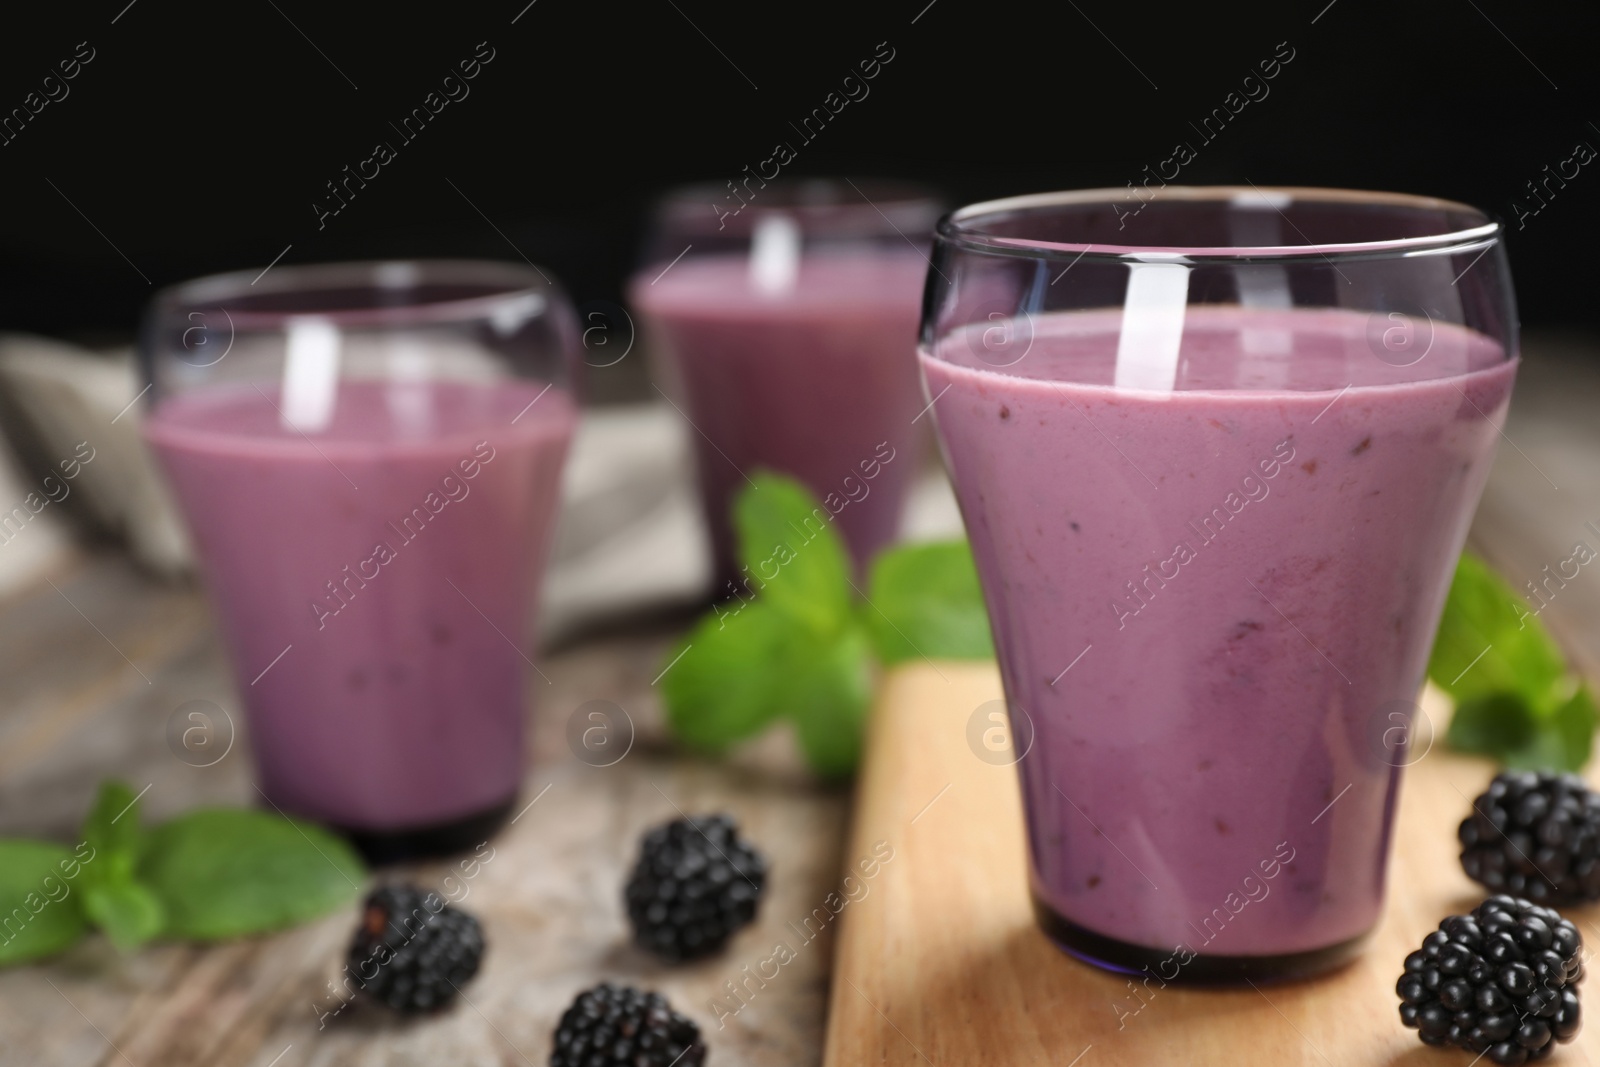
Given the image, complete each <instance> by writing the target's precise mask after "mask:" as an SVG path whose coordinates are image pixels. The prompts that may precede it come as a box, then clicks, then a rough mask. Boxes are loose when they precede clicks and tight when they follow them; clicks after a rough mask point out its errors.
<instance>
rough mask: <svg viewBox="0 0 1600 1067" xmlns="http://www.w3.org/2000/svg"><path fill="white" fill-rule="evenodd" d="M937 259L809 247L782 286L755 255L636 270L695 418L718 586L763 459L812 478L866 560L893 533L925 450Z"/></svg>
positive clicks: (639, 296)
mask: <svg viewBox="0 0 1600 1067" xmlns="http://www.w3.org/2000/svg"><path fill="white" fill-rule="evenodd" d="M927 269H928V268H927V261H926V260H925V259H924V258H923V257H922V256H921V255H920V254H918V253H917V252H915V251H914V250H912V249H910V248H906V249H904V250H903V251H883V250H873V251H862V252H856V253H838V254H831V255H830V254H824V253H819V254H815V255H806V256H804V257H802V258H800V260H799V263H798V271H797V273H796V275H795V277H794V279H793V282H792V284H791V285H789V286H788V287H787V288H783V289H781V290H777V291H773V290H767V289H763V288H761V287H760V286H759V285H758V284H756V282H755V281H754V280H753V279H752V276H751V269H750V257H748V256H743V255H718V256H708V257H705V258H703V259H696V258H693V257H690V258H687V259H685V260H684V261H683V262H681V263H678V264H676V265H673V266H672V267H671V268H670V269H668V270H667V271H665V272H664V273H663V274H661V275H660V276H658V277H654V278H653V279H652V277H650V276H649V275H648V272H647V273H646V274H641V275H640V276H639V277H638V278H637V279H635V281H634V283H633V285H632V287H631V289H630V299H631V301H632V303H633V305H634V307H635V308H637V309H638V310H639V311H640V313H641V314H642V316H643V318H644V320H645V325H646V327H647V328H648V329H649V330H650V331H651V333H652V334H653V336H654V338H655V339H656V343H657V346H658V348H659V349H660V350H661V351H662V353H663V355H664V356H665V358H666V363H667V365H668V367H669V368H670V371H671V373H672V374H673V375H674V376H675V377H676V379H677V381H676V383H675V388H673V389H671V390H669V395H671V396H672V398H673V399H674V400H675V402H677V403H678V404H679V405H680V406H681V407H682V408H683V411H684V413H685V414H686V415H687V416H688V418H689V420H690V421H691V422H692V423H693V424H694V426H693V429H692V430H691V431H690V434H691V437H692V439H693V441H694V444H695V449H696V459H697V469H698V473H699V479H700V488H701V496H702V500H703V502H704V507H705V514H706V519H707V523H708V525H709V527H710V530H711V535H712V543H713V550H714V553H715V558H716V561H717V567H718V570H719V575H720V579H719V584H718V592H719V593H726V592H728V590H727V589H726V588H725V585H724V583H725V582H726V581H727V580H728V579H730V578H735V577H736V575H737V567H736V566H735V565H734V563H733V559H734V551H733V545H732V536H731V533H730V527H729V522H728V514H729V508H730V506H731V503H732V500H733V498H734V496H735V494H737V492H738V491H739V490H740V489H741V488H742V487H743V486H745V485H746V484H747V483H746V480H745V479H746V477H747V476H750V475H754V474H755V472H756V471H758V470H762V469H770V470H774V471H778V472H780V473H783V474H788V475H790V476H792V477H795V478H798V479H799V480H800V481H802V482H804V483H805V484H806V485H808V486H809V487H810V488H811V489H812V491H813V492H815V493H816V494H817V497H818V498H819V499H820V500H822V501H823V502H824V504H825V505H826V506H827V507H828V510H829V511H830V512H831V513H833V514H834V515H835V516H836V521H837V522H838V524H839V527H840V531H841V532H842V533H843V535H844V537H845V540H846V542H847V543H848V545H849V546H850V549H851V551H852V553H853V555H854V556H855V559H856V561H857V563H858V565H860V566H864V565H865V564H866V563H867V562H868V561H869V560H870V559H871V557H872V556H873V554H875V553H876V552H877V551H878V550H879V549H881V548H883V547H884V546H885V545H886V544H888V543H889V542H890V541H892V540H893V539H894V537H895V535H896V532H897V531H898V528H899V525H900V517H901V511H902V509H903V506H904V503H905V498H906V494H907V492H908V490H909V488H910V486H911V483H912V480H913V478H914V476H915V474H916V471H917V468H918V465H919V463H920V460H921V456H922V452H923V440H924V436H923V435H924V433H925V427H924V426H923V425H922V424H921V423H917V422H914V421H913V420H916V419H917V417H918V413H919V412H920V411H921V409H922V407H923V405H924V403H925V401H924V400H923V399H922V396H921V391H920V388H919V386H918V382H917V367H916V359H915V356H914V354H913V353H914V348H915V344H916V332H917V315H918V308H919V299H920V296H921V292H922V286H923V279H924V276H925V275H926V272H927ZM922 421H923V422H925V421H926V420H922ZM869 472H870V473H869Z"/></svg>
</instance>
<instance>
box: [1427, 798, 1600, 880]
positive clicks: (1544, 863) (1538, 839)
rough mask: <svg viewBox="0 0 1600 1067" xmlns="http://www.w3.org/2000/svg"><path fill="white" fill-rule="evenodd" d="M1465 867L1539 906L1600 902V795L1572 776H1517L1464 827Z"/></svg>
mask: <svg viewBox="0 0 1600 1067" xmlns="http://www.w3.org/2000/svg"><path fill="white" fill-rule="evenodd" d="M1459 836H1460V838H1461V866H1462V868H1463V869H1464V870H1465V871H1466V872H1467V877H1469V878H1471V879H1472V880H1473V881H1475V882H1478V883H1480V884H1481V885H1483V886H1485V887H1487V888H1488V889H1490V890H1491V891H1493V892H1496V893H1511V894H1513V895H1515V896H1519V897H1524V898H1526V899H1528V900H1531V901H1533V902H1534V903H1536V904H1571V903H1576V902H1578V901H1590V900H1600V794H1596V793H1593V792H1590V790H1589V788H1588V786H1587V785H1586V784H1585V783H1584V781H1583V779H1582V778H1579V777H1577V776H1576V775H1571V774H1560V775H1556V774H1534V773H1532V772H1528V771H1521V772H1518V771H1510V772H1507V773H1505V774H1502V775H1499V776H1498V777H1496V778H1495V780H1494V781H1493V782H1491V783H1490V784H1489V789H1488V791H1487V792H1486V793H1484V794H1483V795H1482V796H1480V797H1479V798H1478V799H1477V800H1475V801H1473V804H1472V815H1471V816H1469V817H1468V818H1467V819H1466V820H1465V821H1464V822H1462V824H1461V831H1460V834H1459Z"/></svg>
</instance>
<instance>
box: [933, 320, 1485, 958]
mask: <svg viewBox="0 0 1600 1067" xmlns="http://www.w3.org/2000/svg"><path fill="white" fill-rule="evenodd" d="M1120 323H1121V313H1120V311H1112V312H1073V313H1055V314H1047V315H1041V316H1039V317H1038V318H1037V319H1036V320H1035V326H1034V333H1033V343H1032V347H1031V349H1029V350H1028V354H1027V355H1026V356H1025V357H1023V358H1022V359H1021V360H1020V361H1019V362H1018V363H1017V364H1016V365H1015V366H1012V367H1008V368H1005V369H1004V370H1003V371H1000V370H996V369H994V368H990V367H987V366H985V365H984V364H983V363H982V361H981V360H979V359H976V358H974V357H973V356H971V355H969V354H968V353H969V351H981V347H980V346H976V345H969V344H966V343H963V339H962V337H961V335H960V334H959V333H958V334H956V335H953V336H952V337H949V338H946V339H945V340H944V341H943V342H942V343H941V345H940V348H939V351H938V352H937V354H936V355H937V357H938V358H934V356H931V355H930V354H929V353H928V352H927V351H924V352H923V353H922V354H921V364H922V370H923V373H924V375H925V376H926V386H927V390H928V394H929V395H930V396H933V395H937V394H939V393H940V392H941V391H943V390H944V389H946V387H948V388H949V391H948V392H947V393H945V395H944V396H943V397H942V399H940V400H939V401H938V402H937V404H935V406H934V413H935V418H936V419H937V424H938V430H939V434H940V438H941V441H942V444H943V447H944V450H945V455H946V459H947V462H948V463H949V466H950V469H951V472H952V476H953V479H954V482H955V485H956V488H957V495H958V497H959V500H960V503H961V509H962V513H963V515H964V517H965V520H966V526H967V530H968V533H969V535H970V537H971V540H972V547H973V551H974V553H975V555H976V559H977V564H978V570H979V573H980V575H981V577H982V581H983V587H984V594H985V598H986V600H987V604H988V610H989V616H990V619H991V620H992V622H993V625H994V630H995V638H996V646H997V648H998V650H999V658H1000V667H1001V673H1002V676H1003V679H1004V683H1005V689H1006V693H1007V696H1008V698H1009V700H1010V701H1011V702H1012V706H1013V713H1012V714H1013V719H1014V720H1016V719H1019V718H1020V714H1019V713H1020V712H1025V713H1026V715H1027V718H1028V720H1029V721H1030V722H1031V725H1032V729H1033V731H1035V737H1034V742H1033V747H1032V750H1031V751H1030V752H1029V753H1028V754H1027V756H1026V757H1025V758H1023V759H1022V761H1021V762H1020V764H1019V768H1020V771H1021V779H1022V788H1023V799H1024V805H1025V808H1026V812H1027V824H1028V825H1027V830H1028V838H1029V846H1030V853H1031V858H1032V862H1031V867H1032V872H1031V874H1032V879H1031V881H1032V888H1033V893H1034V896H1035V900H1036V903H1037V904H1039V905H1042V906H1043V907H1044V908H1045V909H1048V911H1047V912H1045V913H1042V914H1043V916H1044V918H1045V923H1046V926H1047V928H1048V927H1049V926H1050V925H1051V919H1050V917H1049V913H1053V915H1054V917H1055V918H1056V919H1059V920H1064V922H1065V923H1066V924H1068V925H1069V926H1070V927H1074V928H1076V929H1077V930H1079V931H1087V932H1088V933H1089V935H1091V936H1098V937H1102V938H1109V939H1114V940H1115V941H1118V942H1122V943H1123V944H1126V945H1133V946H1138V947H1143V948H1147V949H1149V950H1151V951H1153V952H1159V953H1162V954H1166V953H1173V955H1172V956H1169V960H1172V961H1174V968H1175V969H1176V968H1177V967H1180V966H1181V965H1183V964H1184V963H1186V962H1187V961H1188V960H1189V959H1191V958H1193V956H1195V955H1198V956H1201V957H1207V956H1247V957H1248V956H1280V955H1289V954H1297V953H1307V952H1316V951H1319V950H1326V949H1330V948H1331V947H1333V946H1339V945H1341V944H1345V943H1349V942H1351V941H1352V940H1354V939H1359V938H1360V937H1361V936H1362V935H1364V934H1365V933H1366V932H1367V931H1369V930H1370V929H1371V928H1372V927H1373V925H1374V924H1375V923H1376V922H1377V919H1378V916H1379V911H1380V908H1381V904H1382V899H1383V883H1384V872H1385V866H1386V862H1387V852H1388V828H1389V825H1390V817H1391V815H1392V813H1393V809H1394V804H1395V799H1396V790H1397V788H1398V784H1399V773H1400V770H1399V768H1400V765H1402V764H1403V763H1404V762H1405V756H1404V752H1403V751H1402V752H1398V753H1397V752H1395V751H1393V750H1391V749H1389V748H1386V747H1385V730H1386V728H1389V727H1392V726H1393V721H1392V720H1390V719H1389V718H1388V717H1387V714H1386V709H1393V708H1394V707H1396V706H1400V707H1409V706H1410V705H1409V702H1411V701H1413V700H1414V699H1415V698H1416V696H1417V692H1418V689H1419V687H1420V686H1421V684H1422V681H1423V677H1424V672H1425V668H1426V664H1427V658H1428V653H1429V649H1430V646H1431V644H1432V640H1433V634H1434V630H1435V627H1436V626H1437V624H1438V620H1439V613H1440V611H1441V610H1442V606H1443V601H1444V596H1445V593H1446V591H1447V589H1448V583H1449V580H1450V575H1451V570H1452V565H1453V564H1454V562H1455V559H1456V556H1457V554H1458V553H1459V551H1460V549H1461V545H1462V543H1463V541H1464V540H1465V537H1466V532H1467V526H1468V523H1469V521H1470V519H1471V516H1472V511H1473V509H1474V507H1475V506H1476V503H1477V500H1478V497H1479V494H1480V492H1481V491H1482V488H1483V484H1484V481H1485V479H1486V478H1487V476H1488V472H1489V464H1490V461H1491V459H1492V454H1493V452H1494V446H1495V441H1496V436H1497V434H1498V432H1499V430H1500V427H1501V425H1502V424H1503V421H1504V418H1505V412H1506V408H1507V404H1508V401H1509V398H1510V394H1511V386H1512V379H1513V376H1514V374H1515V369H1516V366H1515V361H1514V360H1507V359H1506V358H1505V354H1504V353H1503V352H1502V351H1501V350H1500V348H1499V347H1498V346H1497V345H1496V344H1495V343H1494V342H1492V341H1490V340H1488V339H1486V338H1484V337H1482V336H1481V335H1477V334H1469V333H1468V332H1466V331H1464V330H1461V329H1459V328H1456V327H1449V326H1435V327H1434V330H1435V334H1434V339H1433V345H1432V348H1431V349H1430V350H1429V351H1428V354H1427V356H1426V357H1425V358H1424V359H1423V360H1422V361H1421V362H1419V363H1418V364H1416V365H1415V366H1411V367H1404V368H1400V367H1394V366H1390V365H1388V364H1387V363H1384V362H1381V361H1380V360H1378V359H1377V358H1375V357H1374V355H1373V351H1372V349H1371V348H1369V345H1368V340H1367V338H1368V332H1369V331H1368V316H1366V315H1365V314H1356V313H1352V312H1345V311H1339V310H1294V311H1262V310H1254V311H1252V310H1243V309H1240V308H1237V307H1216V306H1213V307H1191V308H1190V309H1189V310H1188V313H1187V316H1186V319H1185V323H1184V332H1183V338H1182V346H1181V349H1180V362H1179V366H1178V378H1177V383H1176V388H1175V390H1174V391H1172V392H1170V393H1157V392H1137V391H1131V390H1127V389H1117V388H1114V387H1113V386H1112V384H1111V383H1112V381H1113V368H1114V362H1115V355H1116V351H1117V344H1118V331H1119V327H1120ZM1395 702H1402V703H1400V704H1398V705H1397V704H1396V703H1395ZM1015 730H1016V735H1017V736H1018V737H1025V736H1026V735H1027V726H1026V725H1022V724H1019V725H1017V726H1016V727H1015ZM1162 977H1164V978H1171V977H1173V975H1172V974H1167V973H1163V975H1162Z"/></svg>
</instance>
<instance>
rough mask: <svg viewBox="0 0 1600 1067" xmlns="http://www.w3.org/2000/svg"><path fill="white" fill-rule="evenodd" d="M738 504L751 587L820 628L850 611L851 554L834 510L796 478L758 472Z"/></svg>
mask: <svg viewBox="0 0 1600 1067" xmlns="http://www.w3.org/2000/svg"><path fill="white" fill-rule="evenodd" d="M754 483H755V484H754V487H753V488H749V489H746V490H744V491H743V492H742V493H740V494H739V498H738V499H737V500H736V501H734V505H733V525H734V529H735V530H736V531H737V533H738V537H739V562H740V563H741V564H743V565H744V567H745V571H744V573H745V575H746V576H747V577H748V580H749V587H748V589H746V590H743V591H742V592H746V593H748V592H751V591H754V592H755V594H756V595H757V596H759V597H760V598H761V599H762V600H764V601H766V602H767V603H768V604H770V605H772V606H773V607H774V608H776V609H777V610H779V611H781V612H783V613H784V614H786V615H789V616H792V617H793V618H795V619H797V620H799V621H800V622H802V623H804V624H805V625H806V626H807V627H809V628H810V629H811V630H813V631H815V632H817V633H819V634H831V633H834V632H837V631H838V629H839V628H840V627H841V626H843V625H844V623H845V621H846V620H847V619H848V618H849V617H850V605H851V600H852V596H851V588H850V575H851V563H850V557H849V555H848V554H847V553H846V552H845V547H844V542H843V541H842V540H841V539H840V537H839V533H838V531H837V530H835V529H834V526H833V516H832V515H830V514H828V510H827V509H826V508H824V507H823V506H822V504H821V503H820V502H819V501H818V500H817V498H816V497H815V496H813V495H812V494H811V491H810V490H809V489H807V488H806V487H805V486H803V485H801V484H800V483H799V482H797V481H795V480H794V479H793V478H786V477H784V476H783V475H781V474H773V473H771V472H770V471H762V472H758V473H757V474H756V476H755V479H754Z"/></svg>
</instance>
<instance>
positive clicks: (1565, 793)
mask: <svg viewBox="0 0 1600 1067" xmlns="http://www.w3.org/2000/svg"><path fill="white" fill-rule="evenodd" d="M1458 836H1459V837H1460V839H1461V867H1462V869H1463V870H1465V871H1466V872H1467V876H1468V877H1469V878H1471V879H1472V880H1473V881H1475V882H1478V883H1479V884H1481V885H1484V886H1487V887H1488V888H1489V889H1491V890H1494V891H1495V892H1496V895H1495V896H1492V897H1490V898H1489V899H1488V900H1486V901H1484V902H1483V903H1482V904H1480V905H1479V906H1478V907H1477V908H1476V909H1475V910H1474V911H1473V912H1472V913H1471V914H1470V915H1452V916H1450V917H1449V918H1447V919H1445V920H1444V921H1443V922H1441V923H1440V924H1439V929H1437V930H1435V931H1434V932H1433V933H1431V934H1429V935H1428V936H1427V937H1426V938H1425V939H1424V940H1423V942H1422V947H1421V948H1420V949H1418V950H1417V951H1416V952H1413V953H1412V954H1411V955H1409V956H1407V957H1406V964H1405V973H1404V974H1402V975H1401V976H1400V981H1399V982H1398V983H1397V984H1396V985H1395V992H1396V993H1398V994H1399V996H1400V1021H1401V1022H1402V1023H1404V1024H1405V1025H1406V1026H1409V1027H1411V1028H1412V1029H1414V1030H1416V1031H1417V1034H1418V1036H1419V1037H1421V1038H1422V1040H1423V1041H1424V1042H1426V1043H1427V1044H1430V1045H1453V1046H1455V1047H1457V1048H1463V1049H1466V1050H1467V1051H1469V1052H1475V1053H1477V1054H1478V1055H1479V1056H1480V1057H1486V1058H1487V1059H1488V1060H1489V1061H1490V1062H1491V1063H1496V1064H1502V1065H1515V1064H1521V1063H1529V1062H1531V1061H1534V1060H1542V1059H1544V1058H1545V1057H1546V1056H1548V1055H1550V1053H1551V1052H1553V1051H1555V1047H1556V1045H1557V1044H1558V1043H1559V1042H1563V1041H1571V1040H1572V1039H1573V1038H1574V1037H1575V1036H1577V1033H1578V1030H1579V1028H1580V1027H1581V1026H1582V1025H1583V1008H1582V1005H1581V1004H1580V1003H1579V1001H1578V993H1577V986H1578V983H1579V982H1581V981H1583V975H1584V967H1583V938H1582V937H1581V936H1580V935H1579V933H1578V928H1577V927H1576V926H1574V925H1573V924H1572V923H1571V922H1569V921H1568V920H1566V919H1563V918H1562V917H1561V916H1560V915H1559V914H1557V913H1556V912H1555V911H1554V910H1553V909H1552V908H1549V907H1546V906H1545V905H1548V904H1553V903H1563V904H1565V903H1573V902H1577V901H1592V900H1597V899H1600V794H1596V793H1593V792H1591V791H1590V790H1589V787H1588V786H1587V785H1586V784H1585V782H1584V781H1583V779H1581V778H1579V777H1577V776H1576V775H1571V774H1535V773H1532V772H1528V771H1507V772H1505V773H1503V774H1500V775H1497V776H1496V777H1495V779H1494V781H1492V782H1491V783H1490V784H1489V788H1488V789H1487V790H1486V791H1485V792H1484V793H1483V795H1482V796H1480V797H1478V799H1476V800H1475V801H1473V802H1472V814H1471V815H1470V816H1468V817H1467V819H1466V820H1465V821H1464V822H1462V824H1461V829H1460V831H1459V834H1458Z"/></svg>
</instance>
